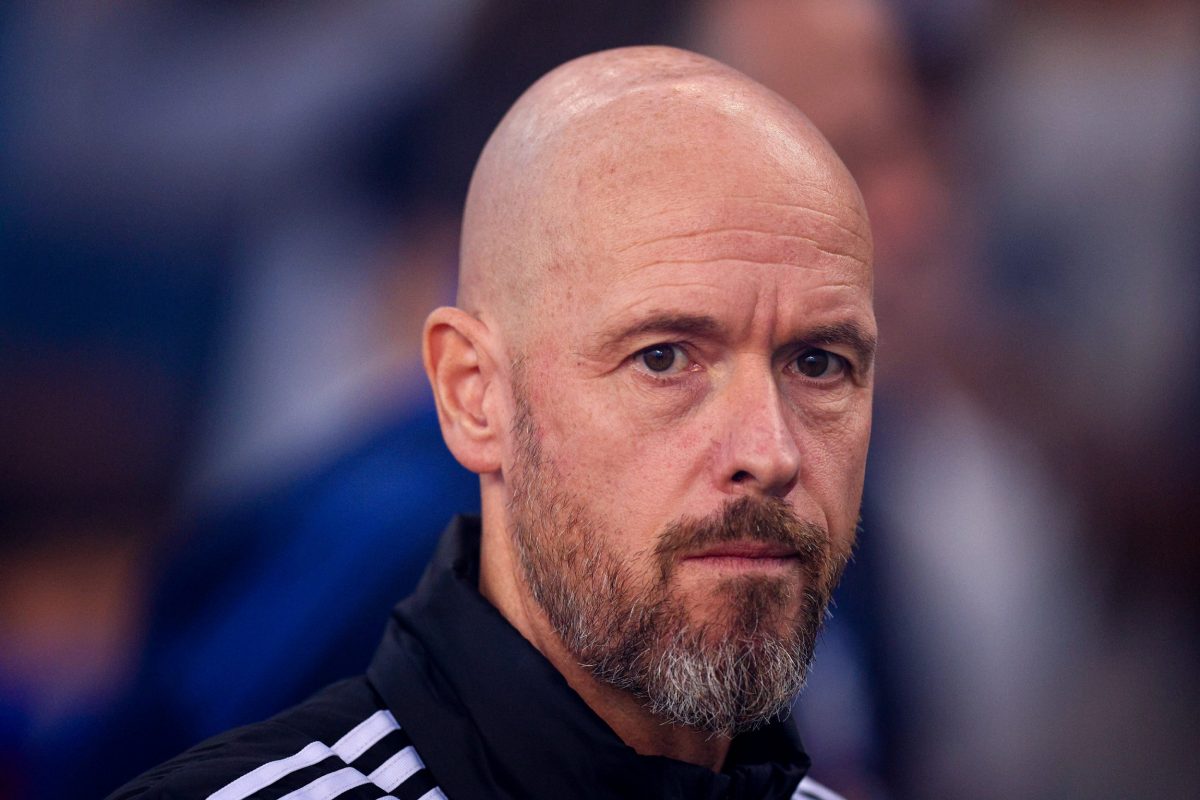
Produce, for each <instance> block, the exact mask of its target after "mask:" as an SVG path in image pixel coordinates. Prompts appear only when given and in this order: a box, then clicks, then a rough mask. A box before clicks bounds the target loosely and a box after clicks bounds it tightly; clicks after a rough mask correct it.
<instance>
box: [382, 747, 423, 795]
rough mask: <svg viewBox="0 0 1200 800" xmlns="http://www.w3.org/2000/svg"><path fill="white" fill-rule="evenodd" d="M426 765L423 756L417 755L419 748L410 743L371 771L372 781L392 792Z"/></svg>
mask: <svg viewBox="0 0 1200 800" xmlns="http://www.w3.org/2000/svg"><path fill="white" fill-rule="evenodd" d="M424 766H425V764H424V762H423V761H421V757H420V756H419V755H417V749H416V748H415V747H413V746H412V745H409V746H408V747H406V748H404V749H403V750H401V751H400V752H399V753H396V755H394V756H392V757H391V758H389V759H388V760H387V761H385V762H383V763H382V764H380V765H379V766H378V767H376V768H375V771H374V772H372V773H371V782H372V783H374V784H375V785H377V786H379V787H381V788H383V790H384V791H387V792H390V791H392V790H393V789H395V788H396V787H397V786H399V785H400V784H402V783H404V782H405V781H406V780H408V779H409V778H411V777H412V776H413V775H414V774H415V773H416V772H417V770H419V769H421V768H422V767H424Z"/></svg>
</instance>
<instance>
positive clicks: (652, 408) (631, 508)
mask: <svg viewBox="0 0 1200 800" xmlns="http://www.w3.org/2000/svg"><path fill="white" fill-rule="evenodd" d="M638 393H639V390H638V389H637V388H633V389H629V388H623V389H622V390H621V391H616V392H614V391H613V390H612V387H611V386H601V385H598V384H597V383H590V382H588V381H581V382H580V384H576V385H574V386H567V385H563V384H561V382H560V384H559V387H558V390H557V391H554V390H546V391H543V392H542V396H543V399H544V401H545V406H544V408H546V409H547V413H546V414H545V415H543V416H544V420H545V421H544V423H543V426H544V431H543V433H544V436H545V440H546V441H545V442H544V444H545V449H546V452H547V454H548V455H549V454H550V453H553V455H554V459H555V465H556V467H557V468H558V471H559V473H560V474H561V475H562V477H563V478H564V479H566V480H569V481H570V482H571V486H570V488H571V490H572V491H573V492H574V493H576V494H579V495H582V496H583V497H584V498H586V502H587V503H588V504H589V505H590V506H592V507H593V508H594V509H595V510H596V511H597V512H598V513H601V514H605V515H606V516H607V517H608V520H606V521H611V522H613V523H616V524H619V525H621V526H622V527H624V528H626V529H630V530H637V529H645V530H649V531H657V530H659V529H660V528H661V527H662V525H663V524H665V523H666V522H667V521H669V520H671V519H674V518H675V517H676V516H678V513H679V508H680V506H681V504H682V503H683V501H684V499H685V497H686V493H687V491H688V487H690V486H693V485H695V483H696V480H697V477H698V476H699V475H700V474H701V473H702V472H703V470H704V465H705V464H706V463H707V462H708V461H709V459H710V458H711V456H710V454H709V453H708V450H709V449H710V448H708V443H709V440H708V438H706V437H705V435H704V430H703V426H702V425H701V424H700V423H701V422H702V420H699V419H697V418H696V417H695V416H694V415H693V414H689V413H688V412H687V411H683V410H682V408H677V409H664V407H663V406H664V403H662V402H659V403H655V404H651V403H649V402H647V400H646V399H645V398H641V397H637V396H631V395H637V394H638ZM680 405H681V406H682V404H680ZM688 406H689V407H690V404H688ZM541 421H542V420H539V422H541Z"/></svg>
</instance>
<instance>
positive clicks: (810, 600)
mask: <svg viewBox="0 0 1200 800" xmlns="http://www.w3.org/2000/svg"><path fill="white" fill-rule="evenodd" d="M521 400H522V398H521V397H520V395H518V403H517V406H518V413H517V419H516V422H515V425H514V434H515V437H516V441H517V444H518V447H517V450H518V460H517V464H516V465H514V469H513V470H512V474H511V475H510V480H511V486H512V495H511V501H510V505H509V512H510V518H511V519H512V521H513V528H514V531H513V535H514V540H515V544H516V548H517V553H518V557H519V559H520V562H521V567H522V571H523V573H524V578H525V581H526V584H527V585H528V587H529V589H530V591H531V593H532V595H533V598H534V599H535V600H536V601H537V603H538V604H539V605H540V606H541V608H542V609H543V610H544V611H545V612H546V615H547V618H548V619H549V621H550V624H551V626H552V627H553V629H554V630H555V632H556V634H557V635H558V636H559V638H560V640H561V641H562V643H563V645H564V646H565V647H566V649H567V651H568V652H569V653H571V654H572V656H574V657H575V658H576V660H577V661H578V662H579V663H580V665H581V666H583V667H584V668H585V669H587V670H588V671H589V672H590V674H592V675H593V676H594V677H595V678H597V679H598V680H600V681H602V682H604V683H607V684H609V685H611V686H614V687H616V688H618V689H622V690H625V691H628V692H630V693H631V694H633V695H634V696H636V697H638V698H639V699H641V700H642V701H643V702H644V704H645V707H646V708H647V710H649V711H650V712H651V713H652V714H654V715H655V716H657V717H658V718H660V719H662V720H663V721H664V722H668V723H673V724H676V725H683V726H687V727H690V728H694V729H697V730H702V731H707V732H710V733H713V734H718V735H726V736H733V735H736V734H738V733H741V732H744V731H747V730H752V729H754V728H758V727H761V726H763V725H765V724H768V723H769V722H771V721H773V720H775V719H778V718H780V717H782V716H784V715H786V714H787V712H788V710H789V709H790V707H791V703H792V701H793V700H794V698H795V696H796V695H797V694H798V693H799V691H800V690H801V688H803V685H804V681H805V678H806V676H807V673H808V668H809V664H810V663H811V660H812V653H813V648H814V646H815V642H816V638H817V635H818V633H819V631H820V628H821V623H822V621H823V619H824V616H825V613H826V608H827V606H828V597H829V592H830V591H831V590H832V587H833V585H835V584H836V581H837V578H838V576H839V575H840V572H841V567H842V566H843V565H844V562H845V559H844V558H843V557H837V556H833V555H831V554H830V553H829V549H828V544H827V543H828V536H827V535H826V533H825V532H824V531H823V530H822V529H820V528H819V527H818V526H815V525H812V524H810V523H804V522H801V521H799V520H797V519H796V518H795V517H794V515H793V514H792V512H791V510H790V508H788V507H787V506H786V504H784V503H782V501H778V500H775V499H762V498H749V497H743V498H741V499H739V500H737V501H733V502H731V503H729V504H727V505H726V507H725V508H723V509H722V512H721V513H720V514H719V515H716V516H715V518H711V519H708V520H700V521H692V522H689V523H686V524H685V523H679V524H677V525H675V526H672V527H671V528H670V529H669V530H668V531H665V532H664V533H663V534H662V535H661V536H660V542H659V546H658V548H657V553H658V555H659V559H660V570H659V573H660V574H659V575H658V576H656V577H658V578H659V579H660V580H659V581H658V583H657V584H655V585H653V586H650V587H646V588H640V587H636V586H634V585H633V579H632V577H631V576H630V572H629V570H628V568H627V566H626V565H625V564H624V563H622V562H621V561H620V560H619V558H618V556H616V555H615V554H613V553H612V552H611V551H610V550H608V549H606V547H605V543H606V542H607V541H608V539H607V538H606V537H605V536H604V534H603V532H602V531H601V530H600V526H599V524H598V523H597V521H596V520H594V519H592V518H591V517H590V515H589V514H588V513H587V511H586V508H585V506H584V505H583V503H582V502H580V501H579V499H577V498H575V497H573V496H572V495H570V494H569V493H567V492H566V491H565V490H564V489H563V488H562V487H563V482H562V481H561V480H556V478H557V475H556V474H555V470H554V468H553V465H552V464H551V463H549V462H548V460H547V459H545V458H543V456H542V453H541V452H540V447H539V444H538V441H537V434H536V430H535V427H534V425H533V420H532V418H531V417H530V416H529V413H528V408H527V407H526V406H525V405H524V404H523V403H522V402H521ZM741 536H750V537H751V538H756V539H763V540H768V541H787V542H788V543H789V544H791V545H794V546H796V547H797V550H798V551H799V552H800V554H801V562H802V566H803V567H804V570H805V573H806V576H807V578H808V580H807V581H806V588H805V589H804V590H803V597H802V598H801V601H802V602H801V612H800V615H799V618H798V619H796V620H794V621H793V623H794V624H789V625H780V624H779V620H778V615H779V613H781V612H780V609H781V607H782V606H783V605H784V604H785V603H786V602H787V601H788V600H790V599H791V597H792V595H793V593H794V592H796V591H799V590H800V589H799V587H797V586H796V585H794V583H793V582H791V581H788V580H786V579H780V578H770V579H767V578H761V577H744V578H731V579H728V580H726V581H725V582H723V583H722V584H720V585H718V586H717V587H716V589H715V590H716V591H718V592H720V593H722V595H723V596H724V597H725V598H727V600H728V603H727V605H726V608H727V613H726V614H724V615H723V618H722V619H721V620H719V623H720V624H718V623H716V622H710V623H706V624H702V625H698V624H695V623H693V622H692V621H691V620H690V619H689V617H688V615H687V611H686V609H685V608H682V607H680V605H679V602H678V601H677V600H676V599H675V598H673V596H672V595H671V594H670V590H669V579H670V573H671V565H672V563H673V559H672V558H671V556H672V553H673V552H674V551H675V550H677V549H678V548H679V547H681V546H683V545H685V544H687V543H689V542H690V543H692V544H695V543H697V542H704V543H709V542H715V541H720V540H731V539H732V538H734V537H741Z"/></svg>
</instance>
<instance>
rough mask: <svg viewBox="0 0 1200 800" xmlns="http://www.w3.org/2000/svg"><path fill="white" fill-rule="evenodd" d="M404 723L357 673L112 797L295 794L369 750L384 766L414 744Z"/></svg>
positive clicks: (175, 799)
mask: <svg viewBox="0 0 1200 800" xmlns="http://www.w3.org/2000/svg"><path fill="white" fill-rule="evenodd" d="M399 727H400V726H399V725H398V724H397V723H396V720H395V718H394V717H393V716H392V714H391V712H389V711H388V710H387V709H386V708H385V707H384V705H383V703H382V701H381V700H380V699H379V698H378V696H377V695H376V694H375V692H374V690H372V689H371V687H370V686H369V685H368V684H367V682H366V680H365V679H363V678H353V679H350V680H347V681H342V682H340V683H336V684H333V685H331V686H329V687H327V688H325V689H323V690H322V691H320V692H319V693H317V694H316V695H314V696H313V697H311V698H309V699H308V700H306V701H304V702H303V703H301V704H300V705H297V706H294V707H293V708H290V709H288V710H287V711H284V712H282V713H281V714H278V715H276V716H274V717H272V718H270V719H268V720H266V721H264V722H259V723H256V724H253V725H247V726H245V727H242V728H236V729H234V730H232V731H229V732H227V733H224V734H221V735H219V736H216V737H214V738H212V739H208V740H207V741H205V742H202V743H201V744H198V745H196V746H195V747H193V748H191V749H190V750H188V751H187V752H185V753H183V754H181V755H179V756H177V757H175V758H173V759H171V760H170V761H167V762H165V763H163V764H160V765H159V766H157V767H155V768H154V769H151V770H149V771H148V772H145V773H143V774H142V775H141V776H139V777H137V778H135V779H134V780H133V781H131V782H129V783H127V784H125V785H124V786H122V787H121V788H120V789H118V790H117V791H116V792H114V793H113V794H111V795H109V800H134V798H137V799H138V800H201V799H202V798H211V800H242V799H243V798H248V797H250V796H251V795H253V794H255V793H256V792H258V791H260V790H263V789H266V788H267V787H271V789H272V793H275V792H282V794H287V793H288V792H289V791H292V790H293V789H299V788H301V787H304V786H307V785H308V784H309V783H311V782H313V781H315V780H326V781H328V777H327V776H330V775H333V774H335V773H338V772H339V771H344V770H345V769H346V768H347V767H349V766H350V765H351V764H352V763H355V764H358V765H359V766H367V764H366V763H365V762H364V761H363V760H362V759H364V758H366V757H367V756H371V759H370V761H371V765H372V766H378V764H376V763H375V762H380V763H382V760H385V759H386V758H388V757H390V756H392V755H395V754H397V753H398V752H399V751H401V750H403V749H404V748H405V747H406V746H407V745H408V744H409V743H408V742H407V737H406V735H404V734H403V733H402V732H401V731H400V729H399ZM372 750H373V751H377V752H374V753H371V752H368V751H372ZM412 756H413V757H414V758H415V757H416V754H415V751H414V752H413V753H412ZM417 760H418V761H419V759H417ZM352 777H354V776H351V775H349V774H345V775H343V776H342V778H341V780H342V781H343V782H344V781H346V780H349V779H351V778H352ZM366 780H367V779H366V777H365V776H363V781H360V782H365V781H366ZM347 788H349V787H347Z"/></svg>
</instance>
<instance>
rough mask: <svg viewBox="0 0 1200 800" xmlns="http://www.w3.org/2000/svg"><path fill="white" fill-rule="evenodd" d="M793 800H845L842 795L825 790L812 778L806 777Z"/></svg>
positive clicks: (797, 788)
mask: <svg viewBox="0 0 1200 800" xmlns="http://www.w3.org/2000/svg"><path fill="white" fill-rule="evenodd" d="M792 800H845V798H843V797H842V796H841V795H840V794H837V793H836V792H834V791H832V790H830V789H827V788H825V787H824V786H822V785H821V784H819V783H817V782H816V781H814V780H813V779H812V778H809V777H805V778H804V780H802V781H800V785H799V786H797V787H796V793H795V794H793V795H792Z"/></svg>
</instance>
